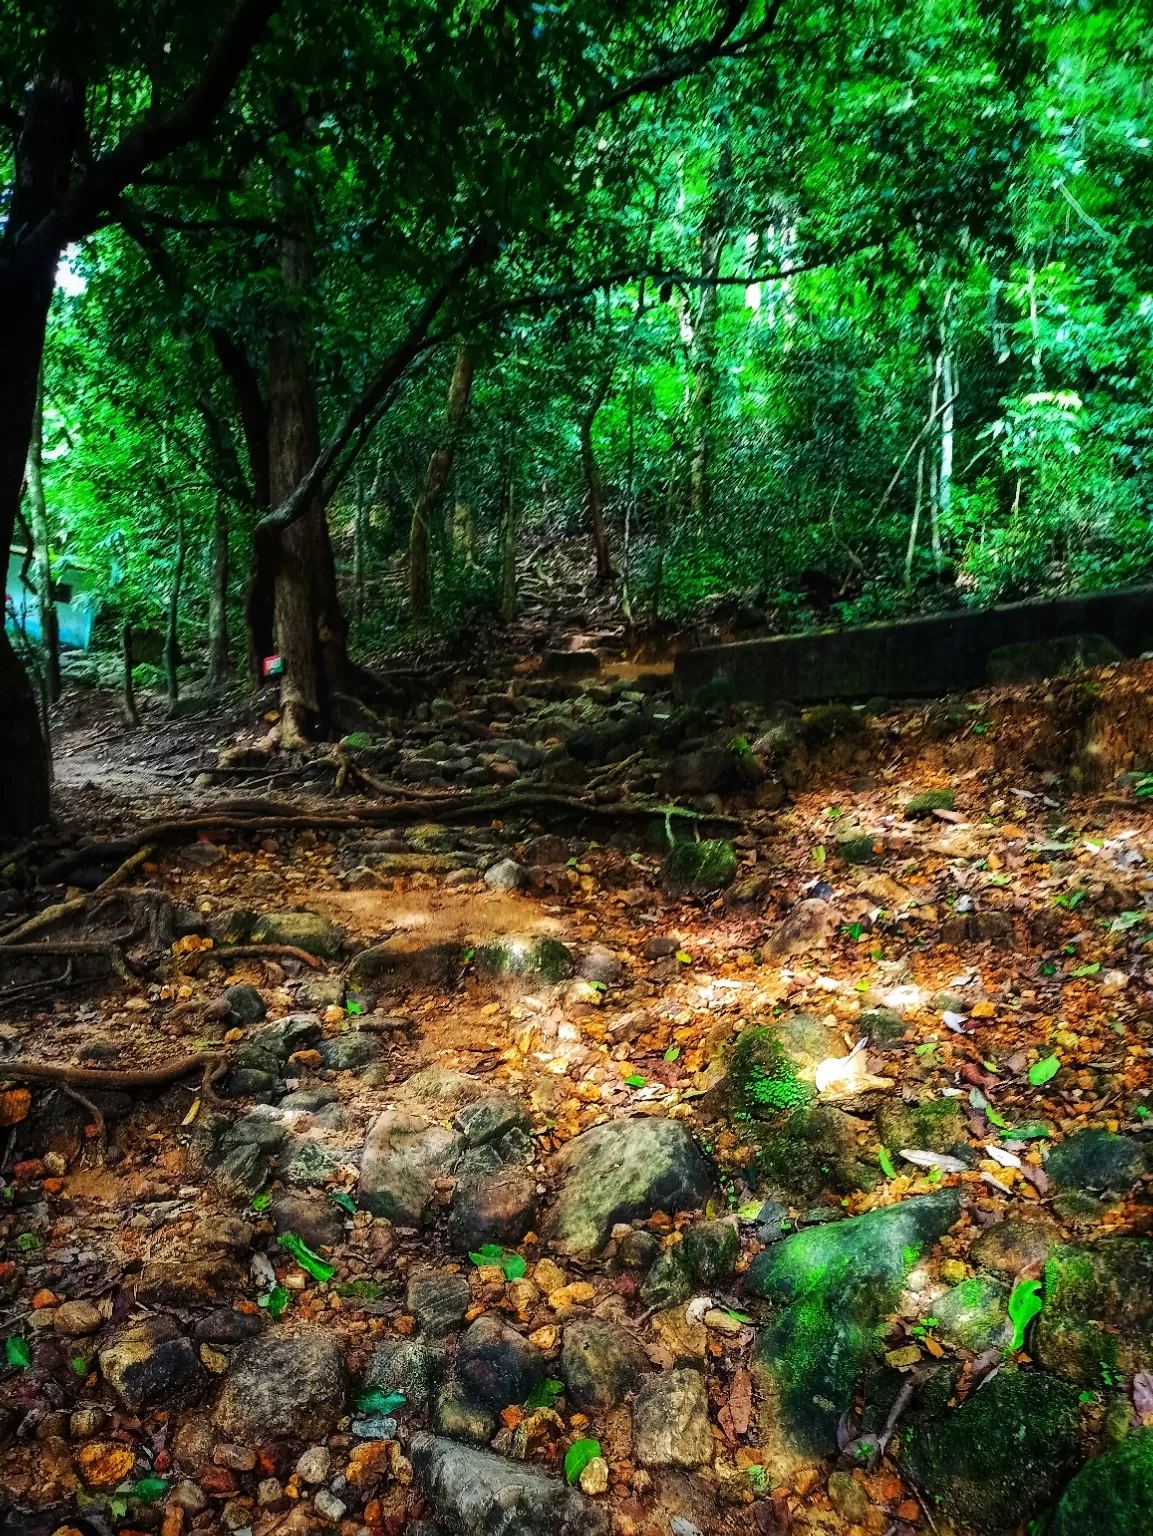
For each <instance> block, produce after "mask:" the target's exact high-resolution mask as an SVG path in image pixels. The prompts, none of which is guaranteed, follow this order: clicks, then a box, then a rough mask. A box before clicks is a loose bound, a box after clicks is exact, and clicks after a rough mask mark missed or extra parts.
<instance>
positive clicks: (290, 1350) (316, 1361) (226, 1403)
mask: <svg viewBox="0 0 1153 1536" xmlns="http://www.w3.org/2000/svg"><path fill="white" fill-rule="evenodd" d="M347 1391H348V1379H347V1375H346V1372H345V1367H344V1355H343V1354H342V1352H341V1349H340V1346H339V1344H338V1343H337V1342H336V1340H335V1339H334V1338H332V1337H331V1336H330V1335H329V1334H327V1333H322V1332H320V1331H319V1330H316V1329H311V1330H309V1331H307V1332H305V1333H302V1334H300V1335H298V1336H297V1337H295V1338H294V1337H291V1336H289V1335H286V1334H280V1333H273V1334H269V1335H266V1336H262V1337H261V1338H259V1339H253V1340H251V1341H250V1342H249V1343H247V1344H242V1345H241V1346H240V1348H239V1349H238V1350H237V1352H236V1354H235V1355H234V1356H233V1359H232V1364H231V1367H230V1369H229V1372H228V1375H227V1377H226V1378H225V1382H224V1386H223V1388H222V1390H221V1393H220V1397H219V1399H218V1400H217V1404H216V1410H215V1413H214V1416H213V1418H214V1422H215V1424H216V1427H217V1429H218V1430H219V1431H220V1432H221V1433H222V1434H225V1435H228V1436H229V1437H230V1438H231V1439H233V1440H239V1441H240V1442H241V1443H243V1444H248V1445H259V1444H261V1443H262V1442H264V1441H265V1440H285V1439H293V1440H320V1439H323V1438H324V1437H325V1436H326V1435H328V1434H330V1433H331V1432H332V1429H333V1426H334V1425H335V1423H336V1420H337V1419H338V1418H339V1417H340V1415H341V1414H342V1413H343V1412H344V1403H345V1397H346V1395H347Z"/></svg>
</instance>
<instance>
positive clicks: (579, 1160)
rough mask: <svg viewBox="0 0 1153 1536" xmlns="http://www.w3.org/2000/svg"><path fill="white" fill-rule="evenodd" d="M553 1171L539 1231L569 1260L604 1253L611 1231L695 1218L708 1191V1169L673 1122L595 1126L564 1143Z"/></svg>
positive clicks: (678, 1124) (688, 1137)
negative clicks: (548, 1207) (553, 1192)
mask: <svg viewBox="0 0 1153 1536" xmlns="http://www.w3.org/2000/svg"><path fill="white" fill-rule="evenodd" d="M553 1166H554V1169H555V1171H556V1172H557V1173H558V1174H559V1176H560V1177H561V1179H562V1180H563V1184H562V1187H561V1191H560V1194H559V1195H558V1197H557V1201H556V1204H555V1205H554V1206H553V1209H552V1211H551V1213H550V1215H549V1217H548V1220H547V1222H546V1224H545V1231H546V1234H547V1235H548V1237H549V1239H550V1241H551V1242H552V1244H553V1246H554V1247H555V1248H557V1249H558V1250H559V1251H560V1252H562V1253H566V1254H569V1255H571V1256H572V1257H574V1258H577V1257H581V1256H587V1255H590V1254H593V1253H595V1252H596V1251H597V1249H599V1248H601V1247H603V1245H604V1243H605V1241H606V1240H607V1238H608V1235H609V1232H610V1230H611V1229H612V1227H613V1225H614V1224H615V1223H617V1222H624V1221H632V1220H633V1219H634V1218H635V1217H638V1216H642V1217H643V1216H651V1215H652V1214H653V1213H654V1212H655V1211H684V1210H695V1209H696V1208H697V1207H699V1206H702V1205H704V1203H705V1201H706V1200H707V1198H708V1196H709V1194H710V1192H711V1190H712V1188H713V1170H712V1167H711V1165H710V1163H709V1162H708V1160H707V1158H706V1157H705V1156H704V1154H703V1153H702V1152H701V1150H700V1148H699V1147H698V1146H697V1144H696V1142H695V1141H694V1140H693V1138H692V1136H691V1135H690V1133H689V1131H688V1129H687V1127H686V1126H685V1125H684V1124H682V1122H681V1121H679V1120H661V1119H657V1118H655V1117H652V1118H650V1117H644V1118H637V1119H631V1120H612V1121H609V1122H608V1124H606V1125H595V1126H593V1127H592V1129H591V1130H588V1131H584V1132H582V1133H581V1135H579V1136H575V1137H574V1138H573V1139H572V1141H570V1142H568V1143H566V1145H565V1146H564V1147H562V1148H561V1150H560V1151H559V1152H558V1153H557V1154H556V1157H555V1158H554V1159H553Z"/></svg>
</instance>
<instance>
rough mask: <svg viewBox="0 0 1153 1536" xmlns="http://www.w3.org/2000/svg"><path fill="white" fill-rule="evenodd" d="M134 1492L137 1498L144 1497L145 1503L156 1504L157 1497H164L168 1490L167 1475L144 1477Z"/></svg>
mask: <svg viewBox="0 0 1153 1536" xmlns="http://www.w3.org/2000/svg"><path fill="white" fill-rule="evenodd" d="M132 1492H133V1495H134V1496H135V1497H136V1498H138V1499H143V1501H144V1503H145V1504H155V1503H156V1501H157V1499H162V1498H163V1497H164V1495H165V1494H166V1493H167V1492H168V1479H167V1478H166V1477H142V1478H141V1479H140V1481H139V1482H138V1483H137V1484H136V1486H135V1488H133V1490H132Z"/></svg>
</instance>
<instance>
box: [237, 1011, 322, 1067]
mask: <svg viewBox="0 0 1153 1536" xmlns="http://www.w3.org/2000/svg"><path fill="white" fill-rule="evenodd" d="M319 1039H320V1021H319V1020H318V1019H317V1017H316V1015H315V1014H312V1013H290V1014H288V1015H286V1017H284V1018H283V1019H276V1020H274V1021H273V1023H271V1024H265V1025H263V1027H262V1028H260V1029H258V1030H257V1031H256V1033H255V1034H253V1035H250V1036H249V1038H248V1040H247V1041H246V1042H245V1044H244V1046H243V1047H241V1049H242V1050H245V1051H263V1052H264V1054H265V1055H266V1056H268V1057H271V1058H272V1060H273V1061H275V1062H278V1063H279V1064H280V1065H281V1066H283V1065H284V1064H285V1063H286V1062H287V1061H288V1058H289V1057H290V1056H291V1055H292V1054H293V1053H294V1052H295V1051H306V1050H308V1049H309V1047H310V1046H314V1045H315V1044H316V1042H317V1041H318V1040H319ZM237 1056H238V1059H239V1052H238V1053H237Z"/></svg>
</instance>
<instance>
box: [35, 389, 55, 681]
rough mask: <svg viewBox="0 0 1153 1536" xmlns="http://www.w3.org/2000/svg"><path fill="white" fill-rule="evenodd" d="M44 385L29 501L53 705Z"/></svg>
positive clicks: (44, 655)
mask: <svg viewBox="0 0 1153 1536" xmlns="http://www.w3.org/2000/svg"><path fill="white" fill-rule="evenodd" d="M43 456H44V381H43V378H41V380H40V384H39V387H38V388H37V391H36V409H35V410H34V412H33V415H32V434H31V439H30V441H29V444H28V501H29V504H30V506H31V508H32V544H33V552H34V559H35V563H36V600H37V604H38V606H39V609H40V655H41V672H42V674H43V677H44V687H45V690H46V692H47V695H48V698H49V701H50V702H51V703H53V704H55V702H56V700H57V699H58V698H59V697H60V624H59V619H58V617H57V613H56V596H55V593H54V592H53V589H52V557H51V553H50V550H49V542H50V538H49V532H48V502H47V499H46V497H45V495H44V473H43Z"/></svg>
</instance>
